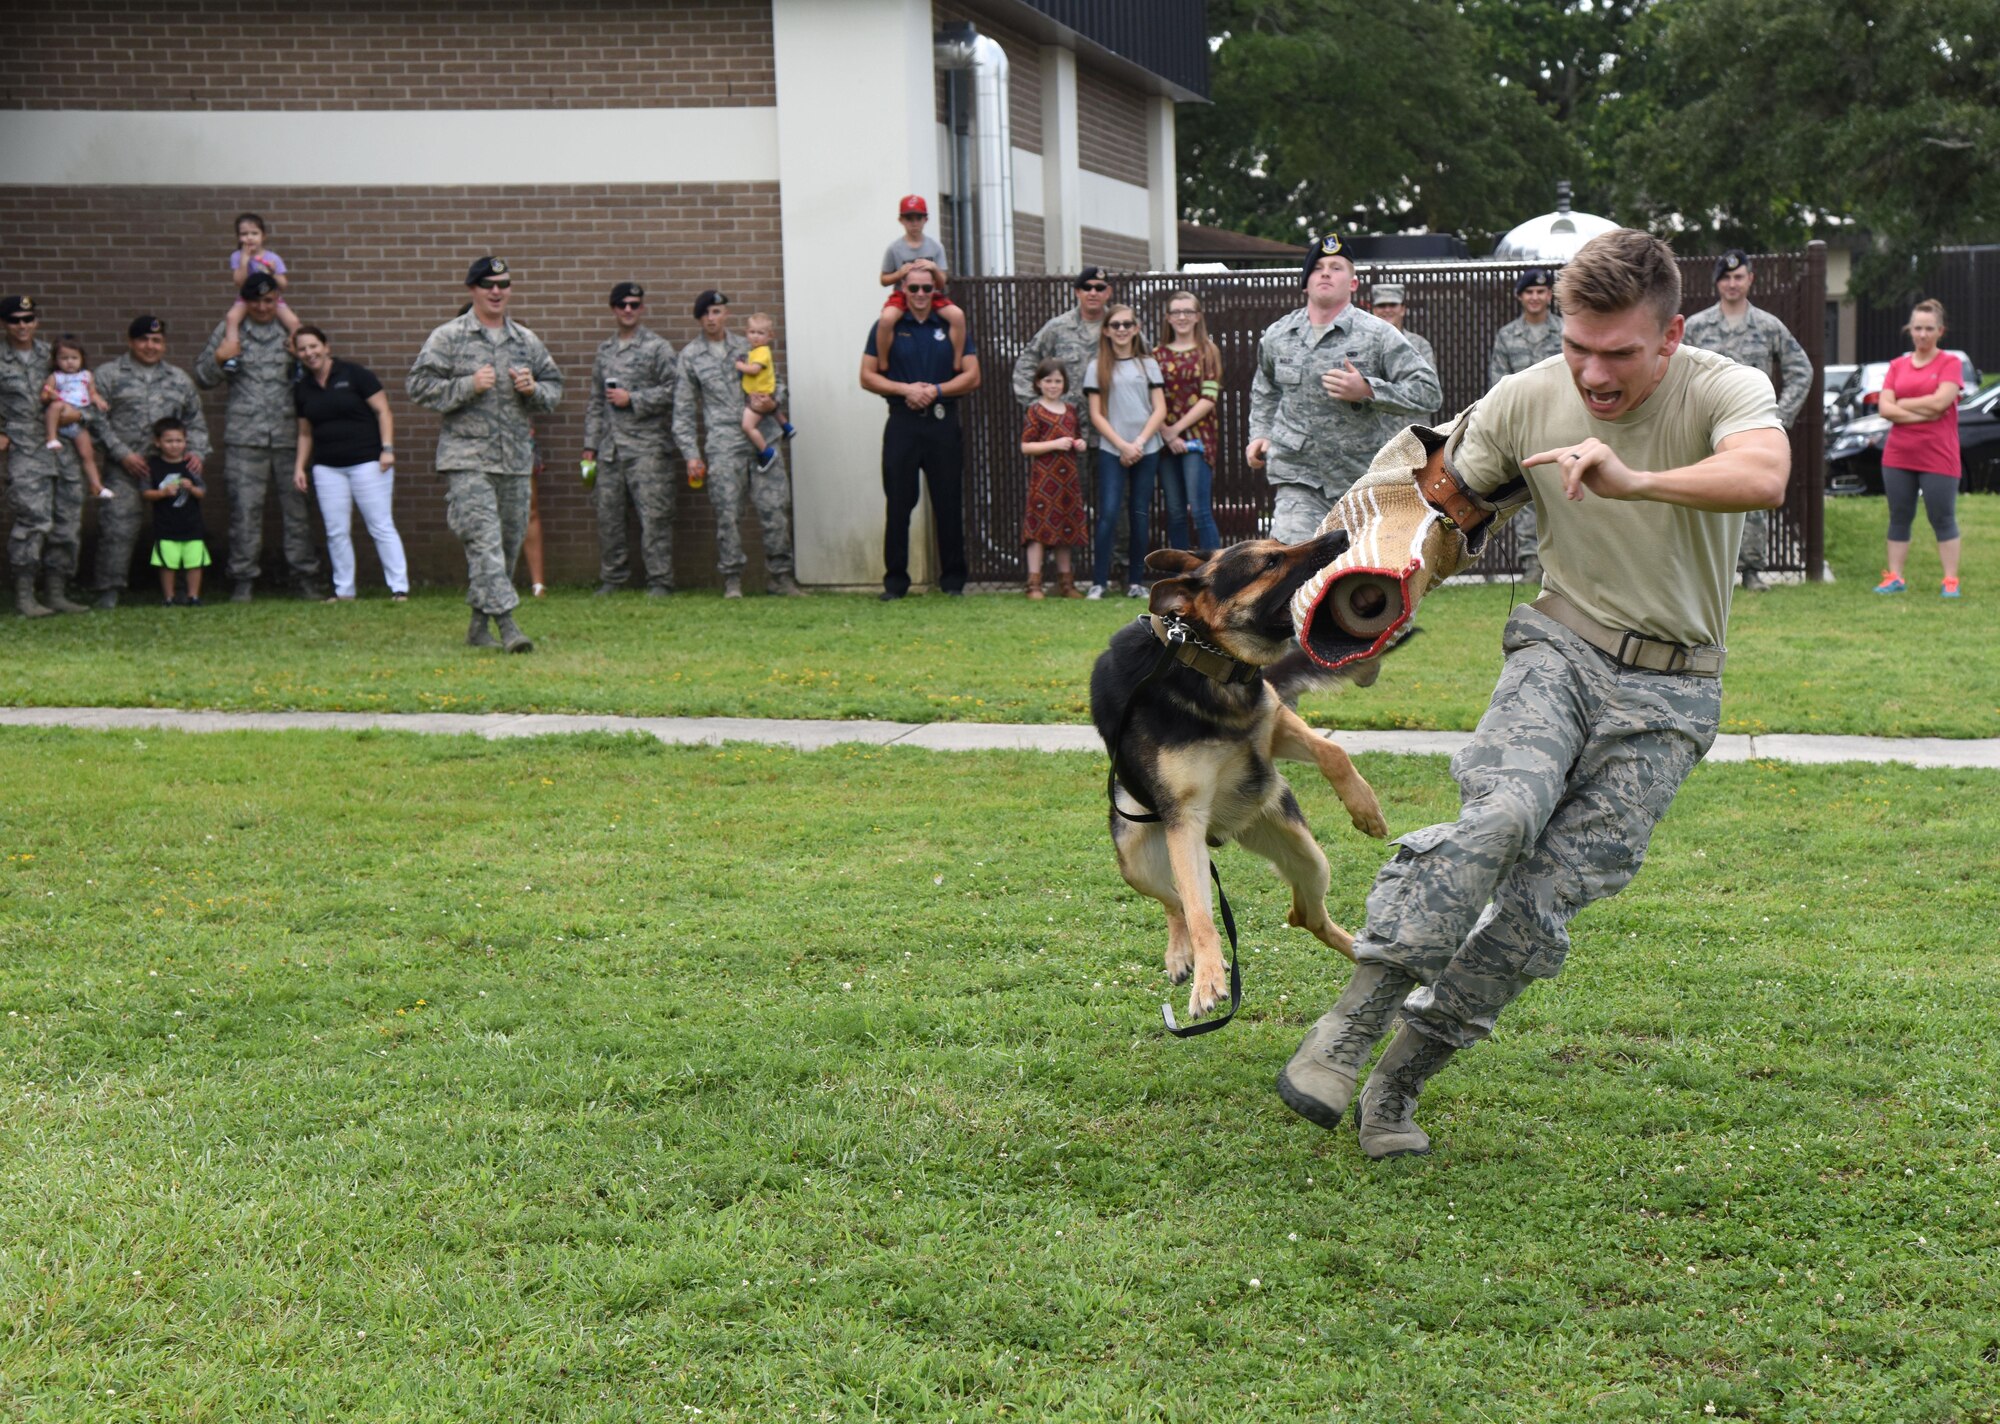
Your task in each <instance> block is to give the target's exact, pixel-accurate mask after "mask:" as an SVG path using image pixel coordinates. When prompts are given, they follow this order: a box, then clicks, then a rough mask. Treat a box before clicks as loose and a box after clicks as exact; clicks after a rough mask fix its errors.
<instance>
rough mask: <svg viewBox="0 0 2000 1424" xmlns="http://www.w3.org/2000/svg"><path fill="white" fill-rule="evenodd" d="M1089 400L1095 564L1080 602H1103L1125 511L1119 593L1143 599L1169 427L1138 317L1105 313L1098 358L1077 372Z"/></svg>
mask: <svg viewBox="0 0 2000 1424" xmlns="http://www.w3.org/2000/svg"><path fill="white" fill-rule="evenodd" d="M1083 390H1084V394H1085V395H1086V396H1087V397H1088V398H1089V400H1090V423H1091V424H1092V425H1093V426H1095V427H1096V428H1097V435H1098V446H1097V557H1096V561H1095V562H1094V563H1093V564H1092V566H1091V582H1090V591H1089V592H1088V593H1086V594H1085V595H1084V597H1085V598H1102V597H1104V590H1105V586H1106V585H1107V584H1109V583H1110V582H1111V553H1112V545H1113V544H1114V543H1115V542H1116V541H1117V538H1118V514H1119V511H1120V510H1121V509H1124V510H1125V511H1127V521H1126V527H1127V531H1128V532H1127V536H1126V547H1125V577H1126V580H1127V582H1126V584H1125V593H1126V596H1127V597H1130V598H1144V597H1145V596H1146V585H1145V584H1144V583H1143V582H1142V581H1141V580H1142V578H1143V576H1144V572H1145V568H1146V554H1147V552H1148V547H1147V546H1148V545H1149V544H1150V543H1151V542H1152V534H1151V528H1152V514H1153V479H1154V476H1155V475H1156V474H1157V473H1158V467H1159V463H1160V446H1161V443H1162V442H1161V440H1160V427H1161V426H1163V425H1165V424H1166V423H1167V397H1166V392H1165V390H1164V389H1163V388H1162V383H1161V380H1160V366H1159V363H1158V362H1157V361H1155V360H1154V359H1153V358H1152V357H1151V356H1148V355H1147V354H1146V345H1145V342H1144V340H1143V339H1142V338H1141V337H1140V335H1139V317H1138V314H1137V313H1136V312H1134V311H1133V310H1132V308H1130V307H1127V306H1114V307H1112V308H1111V309H1110V310H1109V311H1107V312H1106V313H1105V314H1104V329H1103V331H1102V333H1101V334H1100V335H1099V336H1098V338H1097V355H1096V356H1095V357H1094V358H1092V360H1091V363H1090V365H1089V366H1088V367H1087V368H1086V369H1085V371H1084V373H1083Z"/></svg>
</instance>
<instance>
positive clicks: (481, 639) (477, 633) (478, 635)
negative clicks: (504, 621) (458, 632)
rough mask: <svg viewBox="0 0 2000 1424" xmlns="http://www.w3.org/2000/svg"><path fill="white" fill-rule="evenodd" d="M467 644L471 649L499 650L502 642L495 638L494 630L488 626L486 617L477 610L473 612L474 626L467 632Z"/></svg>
mask: <svg viewBox="0 0 2000 1424" xmlns="http://www.w3.org/2000/svg"><path fill="white" fill-rule="evenodd" d="M465 643H466V646H467V647H471V648H497V647H499V646H500V642H499V640H498V639H497V638H495V637H494V636H493V630H492V629H491V628H488V627H487V626H486V615H485V614H484V613H481V612H480V611H479V610H478V609H477V608H475V609H473V610H472V626H471V627H470V628H468V629H466V630H465Z"/></svg>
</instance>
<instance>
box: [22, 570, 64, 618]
mask: <svg viewBox="0 0 2000 1424" xmlns="http://www.w3.org/2000/svg"><path fill="white" fill-rule="evenodd" d="M14 611H15V612H16V613H19V614H20V615H21V616H22V617H23V618H49V617H53V616H54V613H55V610H54V609H52V608H44V607H42V605H41V604H40V603H37V602H36V601H35V576H34V575H33V574H25V575H22V576H21V577H19V578H17V579H15V580H14Z"/></svg>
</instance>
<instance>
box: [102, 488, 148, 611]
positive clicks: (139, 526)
mask: <svg viewBox="0 0 2000 1424" xmlns="http://www.w3.org/2000/svg"><path fill="white" fill-rule="evenodd" d="M104 487H105V488H106V489H108V490H110V491H111V498H109V499H103V500H99V501H98V502H97V563H96V565H95V566H94V568H93V569H92V573H91V579H90V586H91V587H92V588H94V589H96V590H98V591H99V592H100V593H102V592H104V591H105V590H107V589H109V590H114V591H120V592H122V591H123V590H124V589H126V588H128V587H130V586H131V582H132V551H133V550H134V549H135V548H137V547H138V546H139V536H140V534H141V533H142V532H143V531H144V530H145V528H146V525H147V522H148V519H149V516H148V515H147V513H146V501H145V500H144V499H142V498H141V497H140V495H139V481H138V480H137V479H136V478H134V477H133V475H132V474H131V473H130V472H129V471H127V470H126V469H125V467H124V466H122V465H119V464H117V463H115V462H114V463H113V464H112V465H111V466H110V467H109V468H108V469H106V470H105V472H104Z"/></svg>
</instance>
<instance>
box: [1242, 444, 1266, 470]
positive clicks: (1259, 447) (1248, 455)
mask: <svg viewBox="0 0 2000 1424" xmlns="http://www.w3.org/2000/svg"><path fill="white" fill-rule="evenodd" d="M1270 453H1271V442H1270V441H1268V440H1266V439H1264V438H1262V437H1261V436H1260V437H1258V438H1257V439H1255V440H1252V441H1251V442H1250V443H1249V444H1248V445H1246V446H1244V447H1243V459H1244V461H1245V462H1246V463H1248V464H1249V466H1250V468H1251V469H1253V470H1261V469H1263V468H1264V461H1265V460H1266V459H1267V458H1268V457H1269V456H1270Z"/></svg>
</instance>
